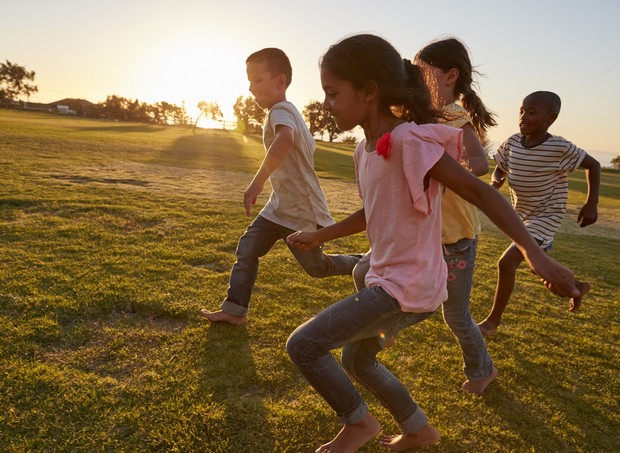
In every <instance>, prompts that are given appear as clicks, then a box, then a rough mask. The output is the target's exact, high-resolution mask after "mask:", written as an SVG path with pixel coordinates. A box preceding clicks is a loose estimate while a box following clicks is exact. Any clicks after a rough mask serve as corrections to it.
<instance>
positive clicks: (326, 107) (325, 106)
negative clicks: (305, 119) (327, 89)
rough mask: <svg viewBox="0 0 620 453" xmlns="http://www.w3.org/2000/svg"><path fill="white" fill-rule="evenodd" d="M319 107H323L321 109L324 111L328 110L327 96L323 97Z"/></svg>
mask: <svg viewBox="0 0 620 453" xmlns="http://www.w3.org/2000/svg"><path fill="white" fill-rule="evenodd" d="M321 107H323V110H325V111H326V112H329V102H327V97H325V98H324V99H323V105H322V106H321Z"/></svg>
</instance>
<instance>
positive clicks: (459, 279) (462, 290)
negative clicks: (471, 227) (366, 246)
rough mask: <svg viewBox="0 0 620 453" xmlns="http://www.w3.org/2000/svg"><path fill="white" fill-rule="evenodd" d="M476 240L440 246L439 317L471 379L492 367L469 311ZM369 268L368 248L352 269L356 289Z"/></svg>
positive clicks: (482, 374) (468, 377)
mask: <svg viewBox="0 0 620 453" xmlns="http://www.w3.org/2000/svg"><path fill="white" fill-rule="evenodd" d="M477 244H478V240H477V239H461V240H460V241H457V242H455V243H454V244H445V245H444V246H443V250H444V255H443V256H444V260H445V261H446V263H447V265H448V284H447V286H448V299H447V300H446V301H445V302H444V303H443V305H442V310H443V319H444V320H445V321H446V324H448V327H449V328H450V330H451V331H452V333H453V334H454V336H455V337H456V339H457V341H458V342H459V345H460V346H461V352H462V354H463V371H464V373H465V376H467V379H469V380H471V381H479V380H481V379H484V378H486V377H488V376H489V375H490V374H491V372H492V371H493V361H492V360H491V356H490V355H489V351H488V350H487V346H486V344H485V342H484V338H483V337H482V333H481V332H480V329H479V328H478V325H477V324H476V322H475V321H474V320H473V319H472V317H471V312H470V311H469V297H470V294H471V287H472V283H473V276H474V267H475V262H476V248H477ZM369 268H370V251H369V252H368V253H366V255H364V256H363V257H362V259H361V260H360V261H359V263H358V264H357V265H356V266H355V269H354V270H353V280H354V282H355V286H356V288H357V289H358V290H359V289H360V288H363V287H364V286H365V284H364V277H365V276H366V272H368V269H369Z"/></svg>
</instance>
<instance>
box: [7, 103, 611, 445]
mask: <svg viewBox="0 0 620 453" xmlns="http://www.w3.org/2000/svg"><path fill="white" fill-rule="evenodd" d="M351 153H352V149H351V147H349V146H346V145H341V144H319V147H318V150H317V154H316V166H317V171H318V172H319V174H320V176H321V178H322V184H323V187H324V189H325V192H326V194H327V199H328V202H329V203H330V206H331V207H332V210H333V214H334V216H335V217H336V218H337V219H340V218H343V217H344V216H346V215H347V214H348V213H350V212H352V211H354V210H355V209H357V208H358V207H359V201H358V198H357V192H356V187H355V183H354V174H353V167H352V160H351ZM263 155H264V151H263V149H262V145H261V142H260V139H259V138H255V137H244V136H241V135H239V134H237V133H235V132H223V131H215V130H208V131H201V132H200V133H198V134H196V135H194V134H192V131H191V129H181V128H174V127H160V126H149V125H143V124H131V123H115V122H105V121H93V120H86V119H80V118H67V117H57V116H50V115H42V114H34V113H27V112H14V111H7V110H0V169H1V175H2V177H1V178H0V450H2V451H9V452H22V451H145V452H146V451H149V452H150V451H206V452H272V451H274V452H298V451H302V452H305V451H314V448H316V447H317V446H318V445H320V444H321V443H322V442H324V441H326V440H328V439H331V438H332V437H333V436H334V435H335V434H336V432H337V431H338V429H339V423H338V421H337V420H336V418H335V416H334V415H333V414H332V413H331V410H330V409H329V407H328V406H327V405H326V404H324V403H323V402H322V401H321V400H320V398H319V397H318V396H317V395H316V394H315V393H314V391H313V390H312V389H311V388H310V387H309V386H308V385H307V384H306V382H305V381H304V380H303V378H302V377H301V376H300V375H299V374H298V373H297V372H296V370H295V367H294V366H293V365H292V363H291V362H290V361H289V359H288V356H287V354H286V351H285V348H284V344H285V341H286V339H287V337H288V335H289V334H290V333H291V332H292V330H293V329H294V328H295V327H296V326H297V325H299V324H301V323H302V322H304V321H305V320H307V319H308V318H310V317H311V316H312V315H313V314H314V313H317V312H318V311H320V310H321V309H322V308H324V307H326V306H327V305H329V304H331V303H333V302H335V301H337V300H339V299H340V298H342V297H344V296H346V295H349V294H350V293H352V292H353V284H352V281H351V279H349V278H346V277H335V278H329V279H322V280H317V279H312V278H311V277H308V276H307V275H305V274H304V273H303V271H302V270H301V268H300V267H299V265H298V264H297V263H296V262H295V260H294V259H293V258H292V256H291V255H290V253H289V252H288V250H287V249H286V247H285V246H284V245H283V244H279V245H277V246H276V247H275V248H274V250H273V251H272V252H271V253H270V254H269V255H267V256H266V257H265V258H264V259H263V261H262V264H261V268H260V273H259V279H258V282H257V286H256V290H255V292H254V296H253V299H252V304H251V312H250V320H249V323H248V325H247V326H246V327H244V328H235V327H232V326H228V325H209V324H208V323H206V322H205V320H204V319H202V318H200V317H199V316H198V315H197V314H198V311H199V310H200V309H201V308H205V307H206V308H211V309H215V308H217V307H218V306H219V304H220V302H221V300H222V299H223V297H224V295H225V292H226V287H227V282H228V276H229V271H230V267H231V266H232V263H233V262H234V250H235V247H236V243H237V240H238V238H239V236H240V235H241V234H242V233H243V231H244V229H245V227H246V226H247V224H248V222H249V221H250V219H249V218H248V217H246V216H245V213H244V210H243V206H242V202H241V200H242V193H243V190H244V189H245V187H246V186H247V184H248V183H249V181H250V180H251V178H252V175H253V172H254V171H255V170H256V169H257V168H258V165H259V164H260V161H261V159H262V157H263ZM586 190H587V189H586V185H585V179H584V175H583V172H581V171H576V172H574V173H573V174H572V175H571V179H570V207H569V211H568V213H567V216H566V218H565V221H564V225H563V227H562V230H561V231H560V233H559V234H558V235H557V236H556V241H555V243H554V248H553V252H552V255H553V257H554V258H556V259H557V260H559V261H560V262H562V263H563V264H565V265H567V266H569V267H570V268H571V269H573V270H574V271H575V272H576V273H577V274H578V276H579V277H580V278H581V279H584V280H588V281H590V282H592V283H593V285H594V287H593V290H592V291H591V293H590V294H589V295H588V297H587V298H586V300H585V301H584V305H583V309H582V310H581V311H580V312H579V313H576V314H571V313H569V312H568V310H567V308H568V303H567V300H562V299H559V298H556V297H554V296H552V295H551V294H550V293H548V292H547V291H546V290H545V289H544V287H543V286H542V285H541V284H540V283H539V282H538V281H537V280H536V279H535V278H534V277H533V276H532V275H531V274H530V273H529V271H528V270H527V269H525V268H522V269H520V270H519V273H518V277H517V278H518V282H517V288H516V290H515V293H514V295H513V299H512V303H511V305H510V306H509V307H508V309H507V312H506V315H505V317H504V324H503V325H502V327H501V329H500V331H499V333H498V334H497V335H496V336H494V337H493V338H492V339H491V340H489V342H488V346H489V350H490V353H491V356H492V357H493V359H494V362H495V366H496V367H497V368H498V370H499V373H500V374H499V377H498V379H497V380H496V381H495V382H494V383H493V384H492V385H491V386H490V387H489V388H488V390H487V391H486V392H485V394H484V395H483V396H482V397H478V396H474V395H470V394H467V393H464V392H462V391H460V390H459V387H460V384H461V382H462V380H463V375H462V372H461V367H462V359H461V356H460V351H459V348H458V345H457V343H456V341H455V340H454V338H453V337H452V334H451V333H450V331H449V330H448V328H447V327H446V326H445V324H444V322H443V320H442V319H441V315H440V313H436V314H435V315H434V316H433V317H432V318H431V319H429V320H428V321H426V322H424V323H422V324H421V325H420V326H416V327H414V328H411V329H408V330H406V331H404V332H402V333H401V334H400V336H399V337H398V341H397V344H396V346H395V347H394V348H391V349H388V350H386V351H384V352H383V353H382V356H381V359H382V360H383V361H384V362H385V363H386V364H387V366H388V367H390V368H391V369H392V370H395V373H396V374H397V375H398V376H399V377H400V378H401V379H402V380H403V382H405V384H406V385H407V387H408V388H409V389H410V390H411V392H412V395H413V396H414V398H415V399H416V401H417V402H418V403H419V404H420V405H421V406H422V408H423V409H424V410H425V412H426V413H427V414H428V415H429V417H430V418H431V421H432V423H433V425H434V426H436V427H437V428H438V429H439V430H440V432H441V433H442V435H443V437H442V440H441V442H440V443H439V444H438V445H437V446H435V447H432V448H429V449H428V450H429V451H437V452H452V451H471V452H484V451H489V452H491V451H541V452H548V451H588V452H591V451H616V450H617V449H618V445H620V436H619V433H620V416H619V415H618V414H619V410H618V409H619V408H618V394H619V393H620V373H619V371H620V364H619V357H620V354H619V352H620V348H619V344H620V341H619V340H620V332H619V328H618V316H617V303H618V301H619V300H620V277H619V276H618V271H617V268H618V265H617V261H616V260H617V259H618V257H619V256H620V234H619V231H620V173H619V172H614V171H608V170H605V171H604V172H603V184H602V188H601V199H600V221H599V222H598V223H597V224H596V225H593V226H591V227H588V228H586V229H580V228H579V227H578V226H576V224H575V220H576V217H577V212H578V209H579V207H580V203H583V200H584V199H585V193H586ZM267 196H268V193H265V194H263V195H262V197H261V199H259V204H262V203H264V201H266V198H267ZM256 212H258V208H257V210H256ZM479 243H480V245H479V252H478V260H477V270H476V275H475V287H474V290H473V295H472V312H473V314H474V317H475V318H477V319H480V318H482V317H483V316H484V315H486V313H487V312H488V310H489V309H490V305H491V300H492V295H493V290H494V287H495V262H496V260H497V259H498V258H499V256H500V255H501V253H502V251H503V250H504V248H505V247H506V246H507V244H508V243H509V241H508V240H507V239H506V238H505V237H504V236H503V235H502V234H500V233H499V232H498V231H497V229H496V228H495V227H494V226H492V225H489V222H488V221H486V220H484V229H483V233H482V235H481V237H480V241H479ZM367 247H368V245H367V242H366V239H365V237H364V236H363V235H356V236H354V237H350V238H346V239H343V240H339V241H335V242H334V243H331V244H328V245H327V249H328V251H329V252H335V253H338V252H364V251H365V250H366V249H367ZM367 401H368V402H369V404H370V406H371V410H373V412H375V413H376V414H378V417H379V418H380V421H381V422H382V423H383V425H384V432H385V433H392V432H396V431H397V427H396V426H395V424H394V423H393V421H392V420H391V418H390V417H389V414H387V413H386V412H385V411H384V410H383V409H382V408H381V406H380V405H379V404H378V403H377V401H376V399H374V398H373V397H372V396H368V398H367ZM380 450H381V449H380V447H379V446H378V444H377V443H373V442H371V443H370V444H368V445H367V446H366V447H365V448H364V449H363V450H362V451H365V452H374V451H380Z"/></svg>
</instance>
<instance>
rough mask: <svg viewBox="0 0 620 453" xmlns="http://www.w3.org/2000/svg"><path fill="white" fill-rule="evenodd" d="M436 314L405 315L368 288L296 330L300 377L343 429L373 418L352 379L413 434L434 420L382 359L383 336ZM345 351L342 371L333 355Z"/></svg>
mask: <svg viewBox="0 0 620 453" xmlns="http://www.w3.org/2000/svg"><path fill="white" fill-rule="evenodd" d="M432 313H433V312H429V313H405V312H403V311H401V309H400V305H399V304H398V301H397V300H396V299H394V298H393V297H391V296H390V295H389V294H387V293H386V292H385V291H384V290H383V289H382V288H381V287H373V288H363V289H362V290H361V291H360V292H359V293H357V294H354V295H353V296H350V297H347V298H346V299H343V300H341V301H340V302H337V303H335V304H334V305H332V306H331V307H329V308H326V309H325V310H323V311H322V312H321V313H319V314H318V315H316V316H315V317H313V318H312V319H310V320H309V321H307V322H306V323H304V324H302V325H301V326H299V327H298V328H297V329H295V331H294V332H293V333H292V334H291V335H290V337H289V338H288V341H287V343H286V348H287V351H288V354H289V356H290V357H291V360H292V361H293V363H294V364H295V365H296V366H297V368H298V369H299V371H301V373H302V374H303V375H304V377H305V378H306V380H307V381H308V382H309V383H310V385H312V387H314V389H315V390H316V391H317V392H318V393H319V394H320V395H321V396H322V397H323V398H324V399H325V401H326V402H327V403H328V404H329V405H330V406H331V407H332V409H333V410H334V411H335V412H336V414H337V415H338V416H339V417H340V419H341V420H342V421H343V423H345V424H353V423H356V422H358V421H360V420H361V419H363V418H364V416H365V415H366V414H367V413H368V407H367V405H366V403H365V402H364V400H363V398H362V396H361V394H360V393H359V392H358V390H357V389H356V388H355V386H354V385H353V382H351V377H352V378H355V379H356V380H357V381H359V382H360V383H361V384H363V385H364V387H366V388H367V389H368V390H369V391H371V392H372V393H373V394H374V395H375V396H376V397H377V398H378V399H379V400H380V401H381V403H382V404H383V406H385V407H386V408H387V409H388V410H389V411H390V413H391V414H392V416H393V417H394V419H395V420H396V421H397V422H398V423H399V425H400V426H401V429H402V430H403V432H404V433H407V434H413V433H416V432H418V431H419V430H420V429H422V427H423V426H424V425H425V424H426V423H427V422H428V419H427V417H426V415H425V414H424V412H423V411H422V409H420V407H419V406H418V405H417V404H416V403H415V402H414V401H413V399H412V398H411V395H409V392H408V391H407V389H406V388H405V386H404V385H403V384H402V383H401V382H400V381H399V380H398V379H397V378H396V376H394V375H393V374H392V373H391V372H390V371H389V370H388V369H387V368H385V367H384V366H383V365H382V364H381V363H379V362H378V361H377V358H376V355H377V353H378V352H379V351H381V350H382V349H383V340H382V336H383V335H395V334H396V333H397V332H398V331H400V330H402V329H404V328H405V327H409V326H411V325H414V324H417V323H419V322H421V321H423V320H424V319H426V318H428V317H429V316H430V315H431V314H432ZM340 347H343V349H342V366H341V365H340V364H339V363H338V361H337V360H336V359H335V358H334V356H333V355H332V353H331V352H330V351H331V350H333V349H336V348H340ZM343 367H344V368H343ZM345 369H346V371H345Z"/></svg>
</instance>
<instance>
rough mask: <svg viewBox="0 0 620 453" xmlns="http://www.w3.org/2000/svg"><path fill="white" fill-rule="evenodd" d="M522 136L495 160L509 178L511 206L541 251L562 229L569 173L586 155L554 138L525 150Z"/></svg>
mask: <svg viewBox="0 0 620 453" xmlns="http://www.w3.org/2000/svg"><path fill="white" fill-rule="evenodd" d="M522 140H523V135H521V134H514V135H512V136H511V137H510V138H508V140H506V141H505V142H504V143H503V144H502V145H501V146H500V147H499V149H498V150H497V153H496V154H495V155H494V156H493V157H494V158H495V163H496V164H497V166H498V167H499V168H500V170H502V171H503V172H504V173H506V174H507V175H508V176H507V178H508V186H509V190H510V198H511V199H512V206H513V207H514V209H515V211H517V213H518V214H519V216H520V217H521V219H523V222H524V223H525V226H526V227H527V230H528V231H529V232H530V234H531V235H532V236H533V237H534V238H535V239H538V240H539V241H542V244H541V247H545V246H547V245H549V244H550V243H551V242H552V241H553V236H554V235H555V233H556V232H557V231H558V229H559V228H560V225H561V224H562V219H563V218H564V213H565V212H566V202H567V200H568V173H569V172H571V171H573V170H574V169H575V168H577V167H579V165H580V164H581V162H582V161H583V159H584V157H586V155H587V154H586V152H585V151H584V150H582V149H580V148H577V147H576V146H575V145H573V144H572V143H571V142H569V141H568V140H565V139H564V138H562V137H558V136H554V135H552V136H551V137H549V139H547V140H546V141H545V142H544V143H542V144H540V145H538V146H535V147H533V148H526V147H525V146H523V143H522Z"/></svg>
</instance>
